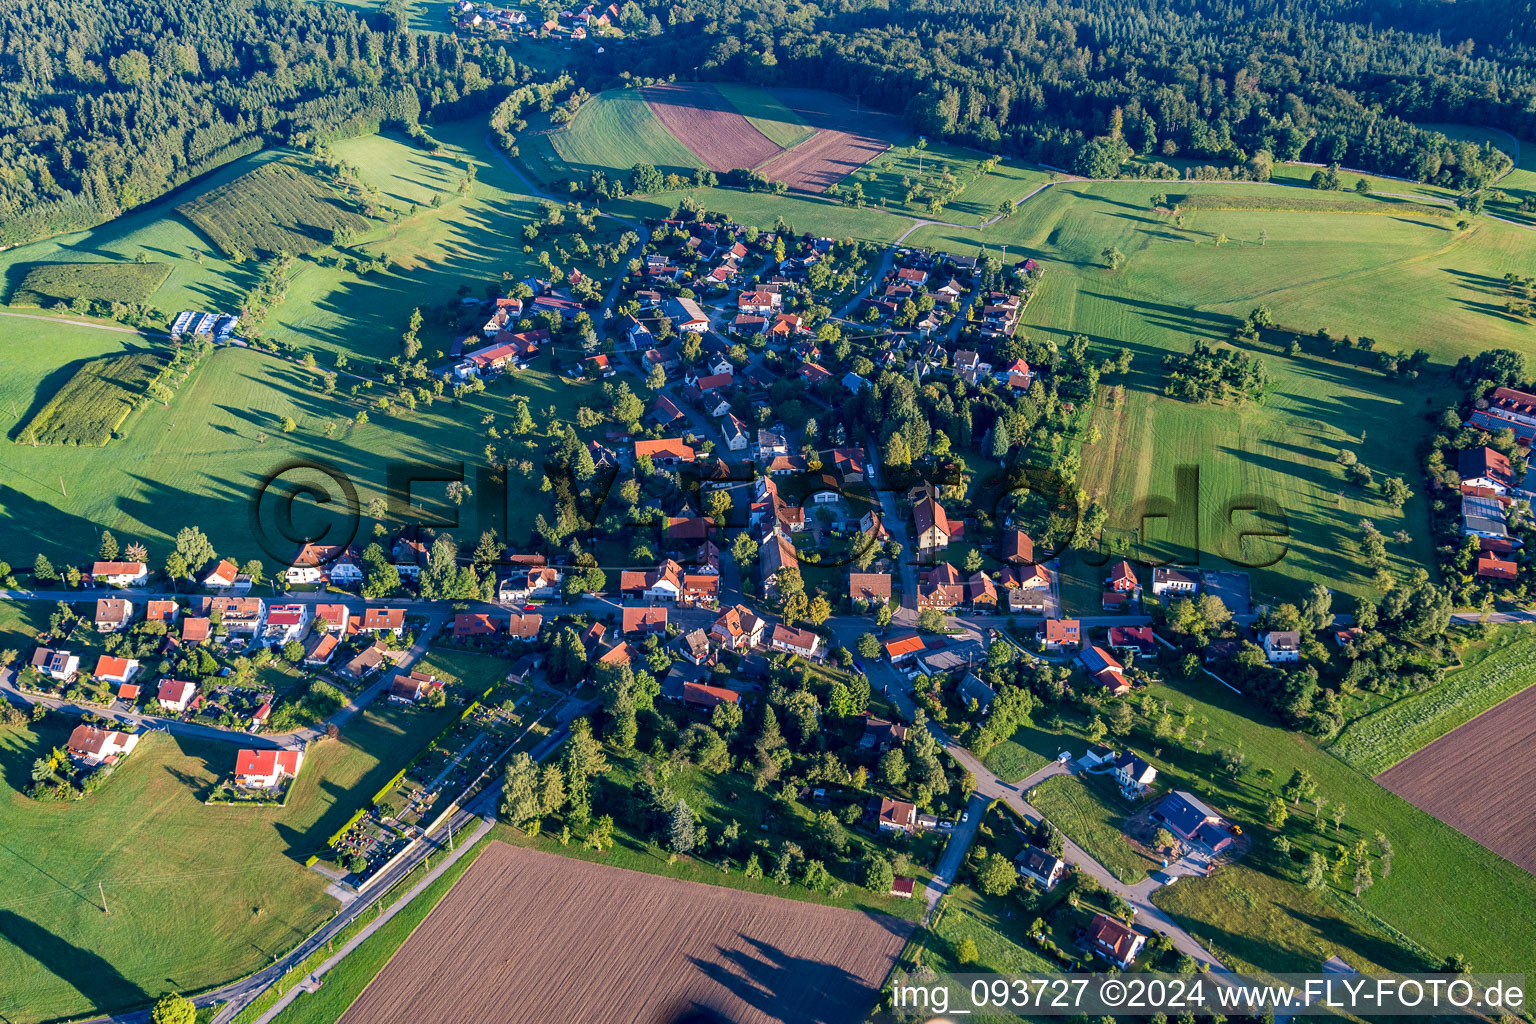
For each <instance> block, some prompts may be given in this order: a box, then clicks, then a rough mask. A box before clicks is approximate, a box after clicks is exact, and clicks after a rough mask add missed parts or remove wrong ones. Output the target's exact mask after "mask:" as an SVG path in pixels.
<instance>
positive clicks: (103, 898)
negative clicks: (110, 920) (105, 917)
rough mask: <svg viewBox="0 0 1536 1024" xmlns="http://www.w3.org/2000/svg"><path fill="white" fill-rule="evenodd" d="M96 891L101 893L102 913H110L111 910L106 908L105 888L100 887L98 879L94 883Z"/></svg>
mask: <svg viewBox="0 0 1536 1024" xmlns="http://www.w3.org/2000/svg"><path fill="white" fill-rule="evenodd" d="M96 891H97V892H99V893H101V912H102V913H103V914H110V913H112V911H110V910H108V909H107V890H105V889H103V888H102V887H101V882H100V881H97V883H96Z"/></svg>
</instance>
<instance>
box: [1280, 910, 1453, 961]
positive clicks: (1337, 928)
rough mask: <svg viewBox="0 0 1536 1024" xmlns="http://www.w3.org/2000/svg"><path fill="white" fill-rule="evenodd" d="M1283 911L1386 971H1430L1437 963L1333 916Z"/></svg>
mask: <svg viewBox="0 0 1536 1024" xmlns="http://www.w3.org/2000/svg"><path fill="white" fill-rule="evenodd" d="M1285 910H1286V913H1288V914H1290V915H1291V917H1293V918H1295V919H1296V920H1297V921H1300V922H1301V923H1302V924H1304V925H1308V926H1310V927H1311V928H1313V929H1315V930H1316V931H1318V932H1320V933H1322V934H1324V935H1326V936H1328V939H1329V941H1331V942H1337V943H1338V944H1339V945H1341V946H1344V947H1345V948H1346V949H1350V950H1353V951H1354V952H1356V953H1359V954H1360V955H1362V956H1364V957H1366V958H1367V959H1369V960H1371V961H1373V962H1375V963H1378V964H1380V965H1381V966H1383V967H1385V968H1387V970H1389V971H1432V970H1435V969H1436V967H1437V966H1438V965H1436V964H1432V963H1429V962H1428V961H1425V960H1423V959H1421V958H1420V957H1417V956H1414V955H1413V954H1412V953H1410V952H1409V951H1408V950H1406V949H1404V948H1403V947H1402V946H1399V945H1398V944H1397V943H1395V942H1392V941H1391V940H1389V939H1385V938H1382V937H1381V936H1379V935H1372V934H1371V933H1370V932H1366V931H1361V930H1360V929H1359V928H1357V927H1354V926H1352V925H1346V924H1345V923H1344V922H1343V921H1340V920H1339V919H1338V918H1336V917H1318V916H1317V915H1315V914H1306V913H1303V912H1301V911H1299V910H1296V909H1294V908H1291V907H1287V908H1285Z"/></svg>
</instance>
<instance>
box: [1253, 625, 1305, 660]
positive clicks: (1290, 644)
mask: <svg viewBox="0 0 1536 1024" xmlns="http://www.w3.org/2000/svg"><path fill="white" fill-rule="evenodd" d="M1259 646H1261V647H1263V648H1264V656H1265V657H1266V658H1268V659H1269V661H1270V664H1276V665H1277V664H1279V663H1281V662H1286V661H1298V660H1300V658H1301V634H1300V633H1298V632H1297V631H1296V630H1294V629H1272V630H1270V631H1269V632H1267V633H1265V634H1264V637H1263V639H1262V640H1261V641H1260V643H1259Z"/></svg>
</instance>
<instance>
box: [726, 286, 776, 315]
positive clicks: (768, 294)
mask: <svg viewBox="0 0 1536 1024" xmlns="http://www.w3.org/2000/svg"><path fill="white" fill-rule="evenodd" d="M783 302H784V298H783V296H781V295H780V294H779V293H778V292H774V291H768V290H766V289H761V288H760V289H758V290H756V291H750V292H742V293H741V294H740V295H738V296H737V297H736V308H737V309H738V310H740V311H741V312H742V313H755V314H758V315H760V316H765V317H766V316H771V315H773V314H775V313H777V312H778V311H779V309H780V307H781V306H782V305H783Z"/></svg>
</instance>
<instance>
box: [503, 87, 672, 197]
mask: <svg viewBox="0 0 1536 1024" xmlns="http://www.w3.org/2000/svg"><path fill="white" fill-rule="evenodd" d="M541 132H545V133H547V134H545V135H543V136H542V137H540V136H539V135H538V134H537V133H541ZM518 153H519V157H520V159H522V161H523V162H524V163H525V164H526V165H527V166H528V168H529V169H530V170H531V171H532V172H533V174H534V177H535V178H536V179H537V180H538V181H539V182H540V183H542V184H548V183H550V182H553V181H558V180H560V179H563V178H569V179H574V180H577V181H586V180H587V177H588V176H589V175H590V174H591V173H592V172H593V171H602V172H603V173H604V174H606V175H608V177H610V178H627V177H628V176H629V171H630V168H632V167H633V166H634V165H635V164H639V163H645V164H650V165H652V166H653V167H655V168H656V169H657V170H658V171H661V172H662V173H663V174H671V173H678V174H692V173H693V170H694V168H696V167H698V166H700V164H699V160H698V158H697V157H695V156H694V155H693V154H692V153H690V152H689V151H688V148H687V147H686V146H684V145H683V144H682V143H681V142H678V141H677V139H675V138H673V137H672V133H671V132H669V131H667V130H666V128H664V127H663V126H662V124H661V121H660V120H658V119H657V117H656V115H655V114H654V113H653V112H652V111H651V108H650V107H649V106H648V105H646V102H645V97H644V96H642V95H640V90H638V89H612V90H609V91H608V92H602V93H598V94H597V95H596V96H593V97H592V98H591V99H589V100H587V102H585V103H583V104H582V105H581V109H580V110H578V111H577V112H576V116H575V117H574V118H572V119H571V121H570V123H569V124H567V125H565V126H564V127H551V126H550V125H549V124H548V122H547V119H545V118H532V119H530V121H529V127H528V130H527V131H526V132H524V133H523V134H522V136H521V137H520V138H519V139H518Z"/></svg>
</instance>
